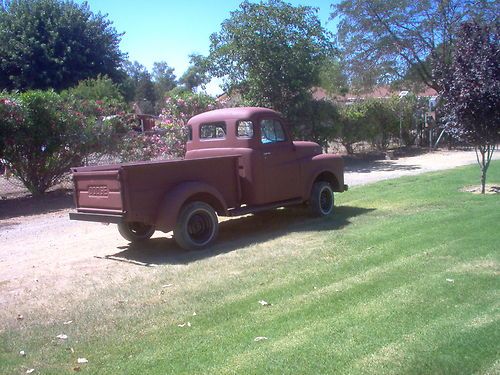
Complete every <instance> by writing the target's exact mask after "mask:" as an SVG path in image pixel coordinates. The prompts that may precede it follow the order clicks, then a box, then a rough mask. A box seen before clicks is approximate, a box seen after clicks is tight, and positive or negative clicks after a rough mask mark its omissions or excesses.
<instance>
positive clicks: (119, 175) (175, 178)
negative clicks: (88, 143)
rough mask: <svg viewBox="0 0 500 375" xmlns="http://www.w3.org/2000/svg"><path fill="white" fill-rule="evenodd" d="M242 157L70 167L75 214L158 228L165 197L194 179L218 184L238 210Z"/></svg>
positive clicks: (226, 199)
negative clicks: (158, 219) (132, 222)
mask: <svg viewBox="0 0 500 375" xmlns="http://www.w3.org/2000/svg"><path fill="white" fill-rule="evenodd" d="M238 159H239V157H238V156H223V157H211V158H200V159H190V160H168V161H154V162H138V163H126V164H116V165H107V166H97V167H78V168H72V171H73V180H74V186H75V204H76V209H77V215H79V216H80V217H79V218H80V219H84V217H85V215H87V216H89V215H90V216H92V217H93V218H94V220H96V219H98V217H99V215H104V216H109V217H110V218H111V219H113V218H116V220H102V221H110V222H119V221H121V220H125V221H138V222H142V223H146V224H155V221H156V218H157V215H158V209H159V203H161V202H162V200H163V197H164V196H165V195H166V194H167V193H168V192H169V191H170V190H172V189H173V188H174V187H175V186H177V185H179V184H181V183H183V182H190V181H193V176H196V181H197V182H204V183H207V184H209V185H211V186H214V187H215V188H216V189H217V190H218V191H219V192H220V193H221V194H222V196H223V197H224V199H225V201H226V203H227V205H228V207H237V206H239V204H240V199H241V187H240V177H239V173H238V168H239V165H238ZM90 216H89V217H90Z"/></svg>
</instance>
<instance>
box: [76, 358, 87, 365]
mask: <svg viewBox="0 0 500 375" xmlns="http://www.w3.org/2000/svg"><path fill="white" fill-rule="evenodd" d="M76 362H77V363H80V364H82V363H89V360H88V359H87V358H78V359H77V360H76Z"/></svg>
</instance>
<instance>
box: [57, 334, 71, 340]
mask: <svg viewBox="0 0 500 375" xmlns="http://www.w3.org/2000/svg"><path fill="white" fill-rule="evenodd" d="M56 337H57V338H58V339H61V340H66V339H67V338H68V335H65V334H64V333H61V334H60V335H57V336H56Z"/></svg>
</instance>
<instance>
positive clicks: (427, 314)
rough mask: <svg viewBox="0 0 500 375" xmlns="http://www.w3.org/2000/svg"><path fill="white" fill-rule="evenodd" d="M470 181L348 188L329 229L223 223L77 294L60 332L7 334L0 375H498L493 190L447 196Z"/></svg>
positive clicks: (295, 219) (497, 165) (448, 177)
mask: <svg viewBox="0 0 500 375" xmlns="http://www.w3.org/2000/svg"><path fill="white" fill-rule="evenodd" d="M488 177H489V182H492V183H493V182H497V183H500V162H492V164H491V167H490V170H489V176H488ZM476 182H479V169H478V167H477V166H470V167H466V168H459V169H455V170H452V171H447V172H444V173H431V174H425V175H420V176H416V177H407V178H401V179H397V180H389V181H385V182H381V183H376V184H373V185H369V186H362V187H357V188H353V189H351V190H350V191H348V192H346V193H342V194H338V195H337V196H336V199H337V202H336V205H337V211H336V215H335V216H334V217H333V218H331V219H327V220H322V219H312V218H304V216H303V214H302V213H299V212H297V211H296V210H278V211H276V212H275V213H273V214H266V215H259V216H258V217H246V218H241V219H237V220H231V221H228V222H225V223H223V224H222V225H221V235H220V241H219V244H218V245H217V246H216V247H215V248H214V249H213V250H211V251H204V252H201V253H194V254H193V253H189V254H185V255H182V254H180V255H179V254H178V253H176V254H173V255H169V254H168V253H166V254H165V255H164V257H163V258H161V259H162V262H161V263H162V264H161V265H160V266H158V267H155V268H144V273H145V274H147V277H144V278H138V279H136V280H133V281H132V282H130V283H126V284H116V283H115V284H110V285H109V288H108V289H107V290H96V291H95V292H93V293H92V294H91V295H90V297H89V298H88V299H85V300H76V301H74V302H73V303H72V304H71V306H72V307H68V308H69V309H70V311H69V312H68V314H67V315H69V316H71V317H72V319H73V320H74V322H73V323H72V324H70V325H63V322H62V320H61V321H59V320H58V319H55V318H54V319H50V316H48V317H46V318H45V319H43V321H46V323H40V324H39V325H32V324H30V325H26V324H25V325H23V324H18V325H12V327H11V329H10V330H7V331H4V332H2V333H1V336H0V340H1V341H0V373H2V374H3V373H5V374H11V373H12V374H20V373H25V371H26V369H28V368H35V369H36V371H35V373H45V374H59V373H60V374H65V373H68V372H73V371H74V370H73V368H74V367H75V366H77V365H76V359H77V358H78V357H85V358H87V359H88V361H89V363H87V364H83V365H80V372H81V373H92V374H333V373H340V374H344V373H348V374H365V373H366V374H475V373H477V374H498V373H500V279H499V276H500V196H499V195H487V196H480V195H474V194H470V193H464V192H460V191H459V189H460V188H461V187H463V186H464V185H471V184H474V183H476ZM165 244H168V245H169V246H171V245H170V242H167V241H165V240H161V239H156V240H153V241H152V242H151V243H150V244H148V245H145V248H144V249H139V250H141V251H143V254H144V256H145V257H147V254H148V252H152V251H154V250H157V247H158V246H160V245H161V246H163V245H165ZM111 251H113V249H111ZM136 267H140V266H136ZM166 284H172V285H171V286H168V287H166ZM260 300H265V301H267V302H268V303H270V304H272V305H270V306H262V305H261V304H259V301H260ZM41 316H44V315H43V313H41ZM188 322H189V325H190V326H188V324H187V323H188ZM183 324H184V326H183V327H180V326H179V325H183ZM61 332H65V333H66V334H67V335H68V336H69V338H68V340H65V341H64V342H61V341H59V340H57V339H55V335H57V334H59V333H61ZM257 337H265V338H266V339H261V340H260V341H255V338H257ZM70 348H71V349H73V350H71V349H70ZM20 349H24V350H26V351H27V353H29V354H28V355H27V356H26V357H21V356H19V350H20Z"/></svg>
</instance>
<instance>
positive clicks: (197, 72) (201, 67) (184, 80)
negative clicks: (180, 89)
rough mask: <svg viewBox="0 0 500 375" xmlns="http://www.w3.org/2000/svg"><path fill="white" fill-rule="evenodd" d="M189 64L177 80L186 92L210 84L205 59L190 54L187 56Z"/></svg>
mask: <svg viewBox="0 0 500 375" xmlns="http://www.w3.org/2000/svg"><path fill="white" fill-rule="evenodd" d="M189 62H190V65H189V67H188V69H187V70H186V72H185V73H184V74H183V75H182V77H181V78H180V79H179V83H180V84H182V85H183V86H184V88H185V89H186V90H188V91H194V90H195V89H196V88H198V87H200V86H201V87H202V88H205V85H206V84H207V83H209V82H210V76H209V75H208V66H207V58H206V57H204V56H202V55H199V54H192V55H190V56H189Z"/></svg>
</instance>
